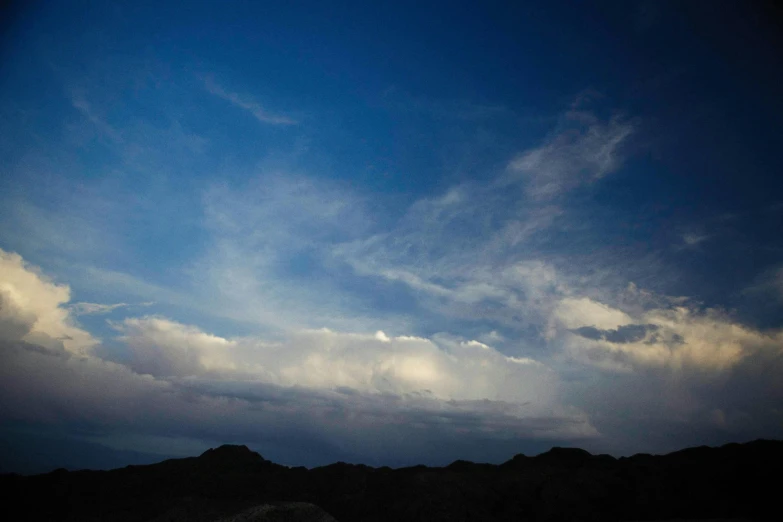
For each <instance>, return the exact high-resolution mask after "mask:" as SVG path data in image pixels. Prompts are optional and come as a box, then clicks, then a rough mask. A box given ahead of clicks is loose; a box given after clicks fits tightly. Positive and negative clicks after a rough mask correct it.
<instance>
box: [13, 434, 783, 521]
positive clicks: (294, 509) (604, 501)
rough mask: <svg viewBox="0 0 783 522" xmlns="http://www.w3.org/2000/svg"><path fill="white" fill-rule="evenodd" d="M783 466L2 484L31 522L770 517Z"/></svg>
mask: <svg viewBox="0 0 783 522" xmlns="http://www.w3.org/2000/svg"><path fill="white" fill-rule="evenodd" d="M780 469H783V441H769V440H759V441H754V442H750V443H747V444H727V445H726V446H722V447H720V448H710V447H706V446H700V447H696V448H687V449H684V450H680V451H676V452H673V453H669V454H668V455H646V454H637V455H634V456H632V457H623V458H619V459H615V458H613V457H611V456H609V455H591V454H590V453H589V452H587V451H584V450H581V449H578V448H552V449H551V450H550V451H547V452H545V453H542V454H540V455H537V456H535V457H527V456H525V455H522V454H518V455H515V456H514V457H513V458H511V459H510V460H508V461H506V462H504V463H503V464H501V465H492V464H477V463H473V462H468V461H464V460H457V461H455V462H452V463H451V464H449V465H448V466H446V467H442V468H430V467H427V466H412V467H407V468H399V469H392V468H389V467H382V468H372V467H370V466H365V465H355V464H347V463H345V462H338V463H335V464H331V465H329V466H323V467H319V468H314V469H310V470H308V469H306V468H303V467H298V468H288V467H285V466H280V465H277V464H274V463H272V462H269V461H267V460H265V459H264V458H263V457H262V456H261V455H259V454H258V453H256V452H254V451H251V450H250V449H249V448H247V447H246V446H221V447H219V448H214V449H210V450H208V451H206V452H204V453H203V454H202V455H200V456H199V457H190V458H184V459H170V460H166V461H163V462H160V463H158V464H150V465H142V466H127V467H125V468H120V469H115V470H111V471H88V470H82V471H66V470H64V469H58V470H54V471H52V472H50V473H46V474H43V475H32V476H22V475H9V474H6V475H0V489H1V490H2V491H3V492H4V493H5V497H6V499H7V500H6V502H5V504H4V507H5V508H6V511H7V512H9V513H14V514H15V515H14V520H22V521H25V520H26V521H33V520H35V521H38V520H41V521H43V520H47V521H68V522H76V521H80V522H81V521H87V522H93V521H94V522H97V521H121V522H125V521H127V522H131V521H139V522H184V521H189V522H213V521H217V520H222V519H226V520H234V521H238V520H247V521H250V520H254V521H257V522H260V521H262V520H289V521H301V522H304V521H307V520H327V519H328V520H331V518H328V517H334V519H337V520H340V521H342V522H350V521H356V522H369V521H379V522H384V521H389V522H391V521H398V520H406V521H428V522H429V521H447V520H448V521H503V522H505V521H509V522H511V521H515V522H517V521H546V522H557V521H570V520H574V521H576V520H579V521H596V522H597V521H631V520H636V521H642V520H657V521H660V520H681V521H687V520H731V519H733V520H774V519H777V517H776V516H775V515H777V514H778V511H779V509H778V504H779V502H778V500H777V499H778V496H779V493H780V489H781V485H783V481H782V480H781V479H780V478H779V473H780ZM270 506H271V507H270ZM322 510H323V511H322ZM232 517H236V518H232ZM270 517H271V518H270ZM274 517H278V518H274ZM279 517H284V518H279ZM285 517H287V518H285ZM319 517H320V518H319Z"/></svg>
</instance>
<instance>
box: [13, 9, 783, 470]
mask: <svg viewBox="0 0 783 522" xmlns="http://www.w3.org/2000/svg"><path fill="white" fill-rule="evenodd" d="M774 14H775V11H774V9H772V8H769V7H765V4H759V5H756V6H753V7H752V8H751V7H748V6H745V5H743V4H742V3H728V2H727V3H720V4H717V5H716V4H713V3H707V2H646V1H644V2H598V3H595V4H592V5H582V4H579V3H573V2H546V3H538V2H530V3H519V5H517V3H514V4H513V5H510V3H502V2H498V3H489V4H488V5H481V6H479V5H477V4H471V3H455V2H449V3H438V2H435V3H426V2H412V3H407V2H389V3H385V2H378V3H374V2H373V3H358V2H357V3H353V2H345V3H328V4H327V3H322V2H293V3H286V5H285V6H282V5H277V4H274V3H265V2H228V3H226V2H214V3H211V2H196V3H193V4H191V5H188V6H187V8H185V7H182V6H181V5H179V3H176V2H160V1H158V2H127V3H126V2H115V3H112V4H111V5H109V4H108V3H105V2H68V3H62V2H41V3H38V4H35V5H32V6H21V5H17V6H16V8H15V9H13V10H9V11H8V16H7V17H5V18H6V21H5V22H4V26H3V40H2V46H1V47H0V49H1V52H2V57H1V58H0V63H2V64H3V65H2V66H1V67H2V74H0V94H1V96H0V100H1V101H0V172H1V173H2V175H0V249H2V251H1V252H0V254H2V255H1V256H0V261H2V264H3V270H2V273H1V275H0V291H1V293H0V298H2V300H1V301H0V304H2V305H3V306H2V307H0V331H1V332H0V333H2V336H0V342H2V343H3V344H2V346H3V359H4V364H3V378H4V379H5V382H7V383H8V384H7V385H6V386H5V387H4V391H3V393H2V402H1V403H0V418H2V426H3V430H4V436H6V435H7V436H8V437H11V438H12V439H14V440H21V441H22V442H17V444H19V445H20V448H21V449H20V451H24V440H30V441H36V440H39V438H40V437H49V438H51V437H59V438H61V439H62V440H66V439H67V440H69V441H80V442H85V441H86V442H91V443H97V444H102V445H104V446H107V447H108V448H112V449H115V450H117V451H135V452H142V453H151V454H159V455H179V454H192V453H194V452H197V451H199V450H200V449H203V448H206V447H209V446H211V445H212V446H214V445H215V444H219V443H222V442H241V443H246V444H248V445H250V446H251V447H253V448H254V449H257V450H258V451H260V452H261V453H262V454H264V455H265V456H266V457H267V458H270V459H272V460H278V461H280V462H284V463H290V464H304V465H315V464H321V463H328V462H332V461H335V460H349V461H356V462H367V463H371V464H391V465H401V464H408V463H416V462H426V463H445V462H449V461H450V460H454V459H457V458H471V459H474V460H488V461H499V460H504V459H505V458H508V457H510V456H511V455H513V454H514V453H518V452H533V453H535V452H537V451H540V450H542V449H547V448H548V447H549V446H551V445H553V444H557V445H579V446H582V447H586V448H587V449H590V450H591V451H603V452H609V453H613V454H617V455H619V454H628V453H633V452H640V451H646V452H657V451H668V450H672V449H676V448H678V447H681V446H684V445H691V444H702V443H710V444H715V443H720V442H727V441H734V440H747V439H751V438H757V437H780V436H781V435H782V434H783V410H781V400H783V388H781V386H780V384H779V383H780V382H781V379H780V376H781V371H782V370H783V362H782V361H781V350H783V330H781V328H783V320H782V319H781V318H783V241H781V238H780V233H779V231H780V230H781V228H782V227H783V222H782V221H783V196H781V194H783V181H781V178H780V176H779V175H777V174H778V173H779V172H781V169H782V168H783V160H781V157H780V154H779V150H780V145H781V142H782V141H783V135H782V134H781V132H782V131H781V127H780V125H779V122H780V121H781V117H782V116H783V106H781V101H780V98H779V96H778V92H779V86H780V85H781V80H782V79H783V78H781V72H780V70H779V68H778V67H776V66H775V64H776V63H778V62H779V60H780V55H779V53H778V51H776V49H779V48H781V47H783V46H780V45H777V44H779V43H780V42H779V41H778V40H779V39H780V37H779V33H777V32H776V31H775V27H774V16H773V15H774ZM20 434H22V435H20ZM33 434H34V436H33ZM14 437H16V438H14ZM26 437H27V438H26ZM36 437H39V438H36ZM9 440H10V439H9ZM47 440H48V439H47ZM31 444H32V443H30V444H28V446H29V445H31ZM123 455H127V453H124V454H123ZM55 460H56V458H55ZM69 462H70V461H69Z"/></svg>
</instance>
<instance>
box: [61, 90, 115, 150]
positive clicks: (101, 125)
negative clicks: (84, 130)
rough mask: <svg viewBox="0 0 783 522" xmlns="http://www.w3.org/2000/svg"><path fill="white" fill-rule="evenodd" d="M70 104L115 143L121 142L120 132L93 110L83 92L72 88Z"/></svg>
mask: <svg viewBox="0 0 783 522" xmlns="http://www.w3.org/2000/svg"><path fill="white" fill-rule="evenodd" d="M70 98H71V105H72V106H73V108H74V109H76V110H77V111H79V112H80V113H81V114H82V116H84V117H85V118H86V119H87V120H88V121H90V123H92V124H93V126H94V127H95V128H96V129H97V130H98V131H99V132H100V133H101V134H102V135H103V136H106V137H108V138H109V139H110V140H111V141H113V142H115V143H123V142H124V139H123V137H122V135H121V134H120V132H119V131H118V130H117V129H115V128H114V126H112V125H111V124H109V123H108V122H107V121H106V119H105V118H104V117H103V116H102V115H100V114H99V113H98V111H96V110H95V108H94V107H93V105H92V104H91V103H90V102H89V101H88V100H87V97H86V96H85V94H84V92H82V91H81V90H79V89H74V90H73V91H72V92H71V93H70Z"/></svg>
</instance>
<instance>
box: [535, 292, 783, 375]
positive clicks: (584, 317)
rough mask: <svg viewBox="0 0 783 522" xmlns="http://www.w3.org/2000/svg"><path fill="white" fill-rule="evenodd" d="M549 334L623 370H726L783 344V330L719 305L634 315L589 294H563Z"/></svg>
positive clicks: (593, 360) (578, 353)
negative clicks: (755, 324)
mask: <svg viewBox="0 0 783 522" xmlns="http://www.w3.org/2000/svg"><path fill="white" fill-rule="evenodd" d="M549 335H550V336H551V337H552V338H557V339H559V340H560V342H563V343H564V345H565V346H566V347H567V348H568V350H570V353H571V354H572V355H573V356H575V357H577V358H579V359H581V360H584V361H585V362H588V363H590V364H596V365H599V366H602V367H606V368H614V369H621V370H633V369H639V368H649V367H662V368H668V369H671V370H675V371H681V370H702V371H704V370H711V371H724V370H728V369H730V368H732V367H734V366H735V365H737V364H739V363H740V362H741V360H742V359H743V358H745V357H748V356H750V355H752V354H754V353H756V352H758V351H772V352H779V351H780V350H782V349H783V332H780V331H772V332H761V331H758V330H754V329H753V328H750V327H748V326H744V325H741V324H739V323H737V322H736V321H734V320H732V319H731V317H730V316H728V315H727V314H726V313H725V312H721V311H719V310H715V309H706V310H700V309H698V308H697V307H695V306H693V305H684V304H679V305H672V306H669V307H665V308H652V309H648V310H645V311H643V312H641V313H637V314H634V315H633V316H631V315H629V314H628V313H626V312H624V311H622V310H619V309H616V308H613V307H611V306H608V305H605V304H603V303H599V302H596V301H594V300H592V299H589V298H580V299H573V298H566V299H563V300H562V301H561V302H560V303H559V304H558V306H557V307H556V308H555V309H554V312H553V314H552V317H551V322H550V330H549Z"/></svg>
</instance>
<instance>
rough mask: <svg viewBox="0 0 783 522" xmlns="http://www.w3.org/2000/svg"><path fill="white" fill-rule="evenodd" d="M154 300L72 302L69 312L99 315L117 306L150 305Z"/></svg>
mask: <svg viewBox="0 0 783 522" xmlns="http://www.w3.org/2000/svg"><path fill="white" fill-rule="evenodd" d="M153 304H155V303H154V302H148V303H139V304H135V305H134V304H128V303H114V304H101V303H73V304H72V305H70V306H69V308H70V310H71V313H72V314H74V315H101V314H108V313H111V312H113V311H114V310H117V309H119V308H127V307H129V306H151V305H153Z"/></svg>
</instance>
